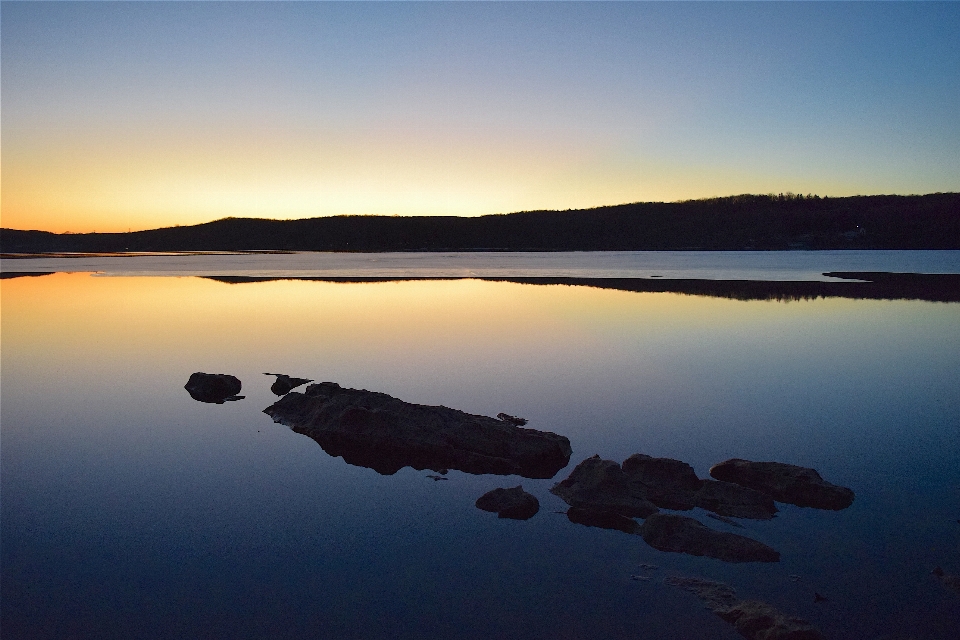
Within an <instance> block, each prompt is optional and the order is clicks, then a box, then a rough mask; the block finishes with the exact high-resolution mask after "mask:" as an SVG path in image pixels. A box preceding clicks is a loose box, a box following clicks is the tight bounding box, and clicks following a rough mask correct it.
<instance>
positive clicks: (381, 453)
mask: <svg viewBox="0 0 960 640" xmlns="http://www.w3.org/2000/svg"><path fill="white" fill-rule="evenodd" d="M264 413H266V414H267V415H269V416H270V417H271V418H273V420H274V421H275V422H279V423H281V424H285V425H287V426H288V427H290V428H291V429H293V430H294V431H296V432H297V433H302V434H303V435H306V436H309V437H310V438H313V439H314V440H315V441H316V442H317V443H318V444H319V445H320V446H321V447H323V450H324V451H326V452H327V453H329V454H330V455H332V456H343V459H344V460H345V461H346V462H348V463H350V464H354V465H358V466H361V467H369V468H371V469H373V470H375V471H377V472H378V473H382V474H385V475H389V474H392V473H396V472H397V471H399V470H400V469H401V468H403V467H407V466H409V467H413V468H414V469H417V470H423V469H432V470H433V471H440V470H446V469H458V470H460V471H464V472H466V473H474V474H482V473H492V474H498V475H510V474H516V475H520V476H524V477H526V478H552V477H553V476H555V475H556V473H557V471H559V470H560V469H562V468H563V467H565V466H567V464H568V463H569V462H570V453H571V449H570V441H569V440H567V438H565V437H563V436H560V435H557V434H555V433H550V432H547V431H537V430H535V429H524V428H521V427H517V426H514V425H511V424H507V423H505V422H503V421H502V420H497V419H495V418H490V417H487V416H479V415H472V414H469V413H464V412H463V411H457V410H456V409H450V408H449V407H432V406H426V405H420V404H412V403H409V402H404V401H402V400H398V399H397V398H394V397H392V396H388V395H387V394H385V393H377V392H374V391H366V390H363V389H343V388H341V387H340V385H338V384H336V383H333V382H321V383H320V384H311V385H310V386H308V387H307V389H306V391H305V392H304V393H297V392H293V393H289V394H287V395H285V396H284V397H282V398H281V399H280V400H278V401H277V402H276V403H274V404H273V405H271V406H270V407H267V408H266V409H264Z"/></svg>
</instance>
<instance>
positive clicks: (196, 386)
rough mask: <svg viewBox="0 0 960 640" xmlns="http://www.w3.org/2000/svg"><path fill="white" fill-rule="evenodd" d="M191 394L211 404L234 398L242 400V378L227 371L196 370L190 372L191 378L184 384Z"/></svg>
mask: <svg viewBox="0 0 960 640" xmlns="http://www.w3.org/2000/svg"><path fill="white" fill-rule="evenodd" d="M183 388H184V389H186V390H187V393H189V394H190V397H191V398H193V399H194V400H196V401H198V402H208V403H211V404H223V403H224V402H230V401H233V400H242V399H243V396H238V395H237V394H238V393H240V389H241V384H240V379H239V378H237V377H236V376H231V375H229V374H226V373H203V372H200V371H198V372H196V373H192V374H190V379H189V380H187V384H185V385H184V386H183Z"/></svg>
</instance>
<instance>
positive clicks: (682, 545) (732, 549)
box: [640, 513, 780, 562]
mask: <svg viewBox="0 0 960 640" xmlns="http://www.w3.org/2000/svg"><path fill="white" fill-rule="evenodd" d="M640 535H641V536H643V539H644V541H645V542H646V543H647V544H649V545H650V546H651V547H653V548H654V549H658V550H660V551H671V552H676V553H688V554H690V555H694V556H707V557H708V558H716V559H717V560H723V561H724V562H779V561H780V553H779V552H777V551H775V550H773V549H771V548H770V547H768V546H767V545H765V544H763V543H762V542H758V541H757V540H753V539H751V538H746V537H744V536H739V535H737V534H735V533H727V532H725V531H714V530H713V529H710V528H709V527H706V526H704V525H703V524H702V523H700V522H699V521H697V520H694V519H693V518H687V517H686V516H678V515H673V514H666V513H656V514H653V515H651V516H649V517H648V518H647V519H646V521H645V522H644V523H643V525H642V526H641V527H640Z"/></svg>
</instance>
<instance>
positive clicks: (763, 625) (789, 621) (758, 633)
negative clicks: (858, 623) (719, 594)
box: [714, 600, 824, 640]
mask: <svg viewBox="0 0 960 640" xmlns="http://www.w3.org/2000/svg"><path fill="white" fill-rule="evenodd" d="M714 613H716V614H717V615H718V616H720V617H721V618H723V619H724V620H726V621H727V622H729V623H730V624H732V625H733V626H734V627H735V628H736V630H737V631H739V632H740V635H742V636H743V637H745V638H750V640H824V637H823V634H822V633H820V630H819V629H817V628H816V627H814V626H813V625H811V624H810V623H809V622H807V621H806V620H801V619H800V618H794V617H791V616H785V615H783V614H782V613H780V612H779V611H777V609H775V608H774V607H773V606H771V605H769V604H767V603H766V602H758V601H756V600H743V601H741V602H738V603H737V604H735V605H733V606H732V607H730V608H728V609H718V610H714Z"/></svg>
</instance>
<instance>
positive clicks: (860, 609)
mask: <svg viewBox="0 0 960 640" xmlns="http://www.w3.org/2000/svg"><path fill="white" fill-rule="evenodd" d="M923 254H926V252H916V253H914V252H892V253H890V254H888V255H887V260H886V262H884V256H883V254H879V253H878V254H864V253H859V252H835V253H834V252H825V253H823V254H817V253H796V254H794V253H791V254H773V253H767V254H743V255H742V261H741V262H739V263H738V262H737V260H736V256H735V255H731V254H707V255H704V254H695V255H694V254H691V255H688V256H680V257H679V258H677V259H676V260H674V259H672V258H670V257H669V256H667V255H665V254H656V255H653V256H651V255H650V254H633V255H630V254H616V255H610V256H599V257H597V256H596V254H573V255H570V254H551V255H550V256H549V257H548V258H545V261H537V260H535V259H533V257H531V256H522V255H520V254H513V256H514V258H510V260H516V261H519V262H509V261H508V260H505V261H503V262H501V263H498V262H497V261H496V259H495V257H491V256H490V255H486V254H485V255H482V256H479V257H478V256H466V257H464V256H462V255H461V256H448V257H446V258H445V257H442V256H441V257H436V256H435V257H434V260H435V262H434V263H430V264H428V265H427V267H428V268H429V269H434V271H424V264H425V263H424V262H423V260H426V258H423V257H422V256H410V257H409V258H410V260H409V262H407V263H405V262H404V261H403V259H402V256H379V257H377V256H360V257H352V258H351V257H349V256H348V257H347V258H346V259H344V258H343V256H340V258H339V259H340V262H339V263H337V265H336V266H335V269H338V270H339V271H331V269H333V268H334V267H329V265H331V264H334V262H335V261H334V259H333V258H331V262H330V263H328V264H327V266H328V267H329V268H327V269H326V270H324V269H325V267H324V266H323V265H320V266H318V264H319V262H318V260H320V261H322V260H323V259H324V258H323V257H321V258H317V256H241V257H236V256H215V257H199V258H195V259H190V258H184V257H169V258H128V259H120V258H100V259H97V260H95V261H92V262H93V263H95V264H92V265H91V264H90V263H81V261H80V260H62V261H60V262H65V263H68V266H67V267H62V266H55V268H51V267H50V261H38V260H29V261H24V260H21V261H4V263H3V265H2V269H3V271H6V272H10V271H27V270H37V271H45V270H57V269H70V270H76V271H82V270H83V269H91V270H97V271H102V272H107V273H112V274H131V273H144V272H150V273H153V274H154V275H151V276H133V277H115V278H105V277H94V276H91V275H90V274H89V273H56V274H53V275H45V276H42V277H19V278H10V279H4V280H2V281H0V294H2V362H0V365H2V396H0V400H2V403H0V423H2V450H0V455H2V464H0V481H2V503H0V507H2V514H0V526H2V532H0V533H2V536H0V552H2V583H0V588H2V600H0V603H2V621H0V622H2V631H3V635H4V637H10V638H34V637H36V638H68V637H76V638H246V637H249V638H275V637H308V638H309V637H316V638H424V637H431V638H434V637H435V638H491V637H497V638H684V639H685V638H725V639H733V638H739V637H740V636H739V635H738V634H737V633H736V632H735V631H734V630H733V628H732V627H730V626H728V625H727V624H726V623H724V622H723V621H722V620H720V619H719V618H718V617H716V616H714V615H713V614H712V613H710V612H709V611H707V610H705V609H703V607H702V604H701V603H700V601H699V600H697V599H696V598H695V597H694V596H692V595H690V594H688V593H685V592H682V591H679V590H678V589H676V588H674V587H670V586H667V585H664V584H662V579H663V577H666V576H668V575H690V576H701V577H706V578H710V579H714V580H721V581H724V582H727V583H729V584H730V585H732V586H733V587H735V588H736V589H737V591H738V594H739V596H740V597H742V598H756V599H761V600H766V601H767V602H771V603H773V604H775V605H776V606H777V607H778V608H779V609H780V610H781V611H783V612H785V613H788V614H792V615H797V616H800V617H803V618H805V619H807V620H809V621H810V622H812V623H813V624H814V625H816V626H817V627H819V628H820V629H821V630H822V631H823V632H824V633H825V634H826V636H827V637H828V638H844V639H846V638H849V639H851V640H852V639H864V638H867V639H871V638H874V639H879V638H881V637H888V638H908V637H914V638H932V639H939V638H943V639H947V638H950V639H953V638H956V637H958V635H960V596H958V594H955V593H952V592H950V591H947V590H946V589H944V588H943V587H942V586H941V585H940V584H939V583H938V582H937V581H936V580H935V579H933V577H932V576H931V575H930V571H931V569H933V568H934V567H935V566H938V565H939V566H942V567H943V568H944V569H945V570H946V571H948V572H950V573H960V522H958V520H957V519H958V518H960V304H947V303H931V302H919V301H877V300H856V299H844V298H829V299H818V300H801V301H792V302H786V303H784V302H775V301H739V300H730V299H725V298H714V297H706V296H691V295H678V294H672V293H634V292H628V291H616V290H604V289H597V288H590V287H579V286H559V285H554V286H540V285H530V284H518V283H509V282H489V281H481V280H475V279H473V280H471V279H462V280H444V281H401V282H379V283H336V282H317V281H274V282H254V283H242V284H227V283H224V282H218V281H214V280H210V279H206V278H201V277H190V276H185V274H189V273H197V274H205V275H213V274H217V275H237V274H245V275H272V276H277V275H317V274H318V271H322V274H321V275H331V276H332V275H336V276H342V275H358V276H375V275H378V276H382V275H390V276H395V277H398V276H401V275H406V276H409V275H420V276H423V275H471V274H472V275H492V276H522V275H531V273H530V272H529V271H524V269H527V270H531V269H532V270H535V271H536V273H535V274H533V275H557V274H558V273H557V272H556V270H560V271H562V272H563V273H561V274H560V275H571V274H572V275H584V276H585V277H587V276H589V277H597V273H598V271H596V270H601V271H603V273H604V274H607V275H610V274H611V273H612V274H613V275H617V276H621V277H622V276H623V275H624V272H615V273H614V271H615V270H616V269H623V270H627V271H629V273H628V274H627V275H629V276H631V277H636V276H638V275H640V276H642V275H665V276H667V277H671V274H676V273H682V274H686V275H684V276H683V277H710V275H709V274H712V275H713V277H729V276H728V275H727V274H729V273H740V274H744V273H754V274H759V275H754V276H751V277H764V276H765V277H766V279H779V278H783V279H807V278H806V277H803V276H801V275H799V274H801V273H802V274H815V275H817V274H820V273H822V272H824V271H831V270H863V271H877V270H885V271H920V272H923V271H926V272H930V273H937V272H941V273H943V272H947V273H950V272H953V273H958V272H960V254H958V252H933V253H930V254H927V255H923ZM591 256H592V258H591ZM698 256H702V257H698ZM818 256H819V258H818ZM565 257H566V258H567V261H566V262H565V261H564V258H565ZM164 259H166V260H168V261H169V262H168V263H163V264H161V263H162V261H163V260H164ZM351 259H352V260H356V261H359V262H358V263H353V264H350V263H349V260H351ZM377 259H380V260H387V261H388V262H389V264H388V265H387V266H388V267H389V269H399V270H401V272H399V273H398V272H397V271H390V272H389V273H383V272H377V273H374V272H372V271H370V270H364V269H366V268H367V267H369V266H370V264H373V263H372V262H371V261H373V260H377ZM591 259H592V260H593V262H591ZM145 260H150V261H154V266H145V265H146V264H147V263H145V262H144V261H145ZM218 260H221V261H222V262H217V261H218ZM344 260H346V262H345V261H344ZM444 260H447V262H446V263H443V261H444ZM231 261H232V262H231ZM284 261H287V262H286V263H285V264H286V267H284V266H283V264H284ZM298 261H299V262H298ZM470 261H476V263H470ZM645 261H646V262H645ZM238 262H239V263H242V264H239V265H238V264H237V263H238ZM28 263H29V264H28ZM171 263H175V264H172V265H171ZM211 263H213V266H211ZM521 263H522V264H521ZM104 264H108V265H110V266H108V267H103V265H104ZM156 265H159V266H156ZM228 265H233V268H232V269H230V270H228V269H226V266H228ZM364 265H366V266H364ZM855 265H856V266H855ZM371 268H373V269H380V268H384V267H383V264H381V265H380V266H375V267H371ZM438 269H450V270H452V272H439V271H437V270H438ZM463 269H468V270H472V271H471V272H470V273H469V274H464V273H463V272H462V270H463ZM482 269H503V270H505V271H506V272H503V271H501V272H497V273H489V272H483V271H482ZM590 269H593V270H594V271H589V270H590ZM643 269H647V271H642V270H643ZM403 270H406V271H403ZM457 270H460V271H457ZM478 270H479V271H478ZM544 270H554V271H551V272H550V273H546V272H545V271H544ZM692 271H695V272H697V273H698V274H699V275H690V274H691V272H692ZM157 273H169V274H179V275H181V276H185V277H160V276H158V275H156V274H157ZM704 274H708V275H704ZM672 277H678V276H676V275H673V276H672ZM194 371H207V372H219V373H231V374H234V375H236V376H238V377H239V378H240V379H241V380H242V381H243V392H242V393H243V394H244V395H246V398H245V399H244V400H242V401H239V402H233V403H227V404H224V405H210V404H201V403H198V402H194V401H193V400H192V399H191V398H190V396H189V395H188V394H187V393H186V392H185V391H184V390H183V385H184V383H185V382H186V380H187V378H188V377H189V375H190V373H192V372H194ZM264 371H278V372H286V373H289V374H292V375H296V376H302V377H307V378H314V379H316V380H318V381H319V380H331V381H335V382H338V383H340V384H341V385H342V386H345V387H354V388H365V389H371V390H376V391H383V392H386V393H389V394H391V395H394V396H397V397H399V398H401V399H404V400H407V401H410V402H417V403H422V404H443V405H446V406H450V407H455V408H458V409H462V410H464V411H468V412H471V413H480V414H485V415H496V414H497V413H498V412H501V411H505V412H507V413H510V414H514V415H520V416H524V417H526V418H528V419H529V420H530V424H529V425H528V426H530V427H533V428H537V429H542V430H548V431H553V432H556V433H560V434H563V435H565V436H567V437H568V438H569V439H570V441H571V443H572V446H573V456H572V458H571V464H570V466H569V467H568V468H567V469H565V470H562V471H561V472H560V473H559V474H558V475H557V476H556V478H554V479H552V480H529V479H521V478H517V477H502V476H472V475H468V474H463V473H460V472H457V471H451V472H450V474H449V476H448V477H449V480H448V481H446V482H434V481H432V480H430V479H428V478H427V477H426V475H427V473H428V472H426V471H414V470H412V469H410V468H405V469H402V470H401V471H399V472H398V473H397V474H395V475H392V476H382V475H379V474H377V473H376V472H374V471H372V470H370V469H366V468H362V467H354V466H350V465H348V464H346V463H344V462H343V460H342V459H340V458H333V457H330V456H328V455H327V454H326V453H324V451H323V450H322V449H321V448H320V447H319V446H318V445H317V444H316V443H314V442H313V441H312V440H310V439H308V438H306V437H303V436H300V435H297V434H295V433H293V432H292V431H291V430H290V429H288V428H287V427H284V426H282V425H279V424H274V423H273V422H272V421H271V420H270V418H268V417H267V416H266V415H264V414H263V413H261V411H262V409H264V408H265V407H267V406H268V405H270V404H271V403H272V402H274V401H275V396H273V394H271V393H270V391H269V386H270V383H271V381H272V379H271V378H268V377H266V376H264V375H262V372H264ZM636 452H642V453H647V454H650V455H654V456H666V457H673V458H678V459H681V460H684V461H686V462H689V463H690V464H692V465H693V466H694V468H695V469H696V470H697V472H698V473H699V475H700V476H701V477H707V471H708V469H709V467H710V466H711V465H712V464H714V463H716V462H719V461H722V460H725V459H727V458H730V457H742V458H748V459H755V460H778V461H782V462H789V463H794V464H800V465H804V466H812V467H815V468H816V469H818V470H819V471H820V472H821V474H822V475H823V476H824V477H825V478H826V479H828V480H830V481H832V482H835V483H837V484H842V485H845V486H849V487H851V488H853V489H854V491H855V492H856V496H857V497H856V500H855V502H854V503H853V506H851V507H850V508H849V509H846V510H844V511H840V512H824V511H818V510H812V509H801V508H797V507H791V506H790V505H780V506H781V512H780V514H779V515H778V517H777V518H775V519H774V520H772V521H769V522H752V521H744V522H743V523H744V525H745V529H743V530H735V531H736V532H738V533H742V534H744V535H748V536H751V537H754V538H757V539H759V540H762V541H763V542H765V543H767V544H769V545H771V546H773V547H774V548H776V549H777V550H778V551H780V552H781V554H782V560H781V562H780V563H776V564H764V565H760V564H744V565H731V564H725V563H722V562H720V561H717V560H711V559H707V558H696V557H691V556H684V555H680V554H669V553H662V552H659V551H656V550H654V549H652V548H651V547H649V546H647V545H646V544H645V543H644V542H643V540H642V539H640V538H639V537H636V536H629V535H626V534H623V533H620V532H616V531H608V530H601V529H594V528H588V527H584V526H580V525H574V524H572V523H570V522H569V521H568V520H567V519H566V517H565V516H563V515H559V514H556V513H554V511H559V510H563V509H564V508H565V506H566V505H565V504H564V503H563V502H562V501H561V500H560V499H559V498H556V497H555V496H553V495H551V494H550V493H549V491H548V490H549V488H550V487H551V486H552V485H553V484H554V483H555V482H557V481H559V480H561V479H563V478H565V477H566V476H567V474H568V473H569V471H570V469H572V467H573V466H574V465H576V464H577V463H578V462H580V461H581V460H583V459H584V458H586V457H588V456H591V455H593V454H595V453H598V454H600V455H601V457H603V458H607V459H613V460H617V461H622V460H623V459H624V458H626V457H627V456H629V455H630V454H632V453H636ZM521 483H522V485H523V487H524V488H525V489H526V490H528V491H530V492H531V493H533V494H534V495H536V496H537V497H538V499H539V500H540V503H541V510H540V513H539V514H538V515H536V516H535V517H534V518H532V519H531V520H528V521H524V522H518V521H511V520H498V519H497V518H496V516H495V515H493V514H490V513H486V512H483V511H480V510H478V509H476V508H475V507H474V504H473V503H474V501H475V500H476V499H477V497H479V496H480V495H481V494H483V493H484V492H486V491H488V490H490V489H493V488H495V487H509V486H516V485H517V484H521ZM687 515H691V514H687ZM692 515H694V517H698V518H700V519H701V520H702V521H703V522H704V523H705V524H707V525H708V526H711V527H713V528H717V529H724V530H733V529H729V527H727V526H726V525H723V524H721V523H718V522H716V521H713V520H710V519H707V518H704V517H702V516H703V515H704V513H703V512H701V511H695V512H693V514H692ZM639 563H650V564H654V565H657V566H658V567H659V569H658V570H656V571H653V572H651V573H650V575H652V576H653V577H654V579H653V580H651V581H650V582H640V581H635V580H631V578H630V576H631V575H632V574H636V573H637V572H638V564H639ZM791 575H797V576H800V580H799V581H794V580H793V579H791V578H790V576H791ZM815 591H816V592H819V593H821V594H823V595H825V596H827V597H828V598H829V600H828V601H827V602H823V603H817V604H815V603H814V601H813V600H814V598H813V593H814V592H815Z"/></svg>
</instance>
